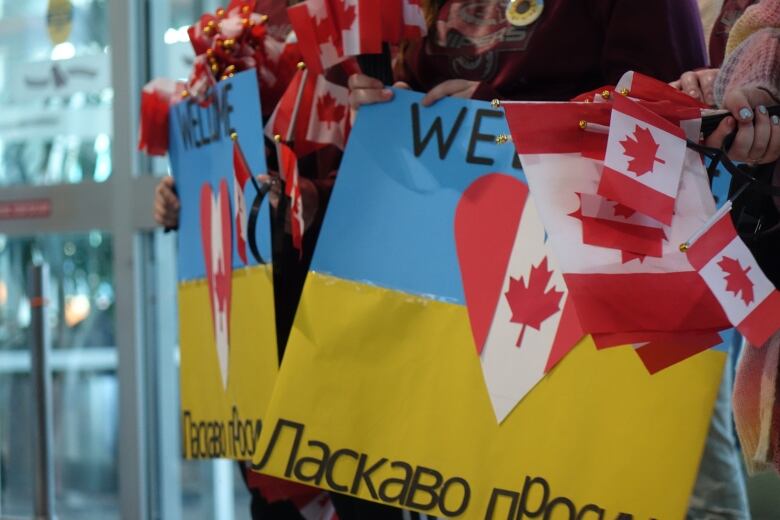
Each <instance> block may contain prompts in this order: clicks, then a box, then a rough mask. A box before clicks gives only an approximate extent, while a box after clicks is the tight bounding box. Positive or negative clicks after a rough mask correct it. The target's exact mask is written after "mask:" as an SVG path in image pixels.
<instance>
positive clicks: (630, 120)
mask: <svg viewBox="0 0 780 520" xmlns="http://www.w3.org/2000/svg"><path fill="white" fill-rule="evenodd" d="M613 98H614V101H613V109H612V118H611V121H610V125H609V137H608V139H607V151H606V156H605V159H604V173H603V175H602V176H601V182H600V183H599V187H598V194H599V195H601V196H603V197H606V198H608V199H610V200H614V201H617V202H620V203H621V204H624V205H626V206H628V207H630V208H633V209H635V210H637V211H639V212H641V213H644V214H645V215H648V216H650V217H652V218H654V219H656V220H658V221H660V222H662V223H664V224H667V225H669V224H671V222H672V215H673V214H674V204H675V198H676V196H677V191H678V189H679V186H680V176H681V174H682V168H683V162H684V161H685V154H686V143H685V133H684V132H683V130H682V129H681V128H680V127H679V126H677V125H675V124H673V123H671V122H669V121H668V120H666V119H664V118H662V117H660V116H659V115H657V114H655V113H653V112H652V111H650V110H648V109H647V108H645V107H643V106H641V105H640V104H639V103H637V102H636V101H633V100H631V99H628V98H627V97H625V96H613ZM697 137H698V136H697Z"/></svg>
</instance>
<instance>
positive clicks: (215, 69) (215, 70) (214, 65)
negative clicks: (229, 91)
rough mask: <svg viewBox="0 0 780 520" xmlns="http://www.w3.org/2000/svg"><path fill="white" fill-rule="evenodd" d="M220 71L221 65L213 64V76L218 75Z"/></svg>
mask: <svg viewBox="0 0 780 520" xmlns="http://www.w3.org/2000/svg"><path fill="white" fill-rule="evenodd" d="M218 70H219V65H217V64H216V63H212V64H211V72H212V73H213V74H216V73H217V71H218Z"/></svg>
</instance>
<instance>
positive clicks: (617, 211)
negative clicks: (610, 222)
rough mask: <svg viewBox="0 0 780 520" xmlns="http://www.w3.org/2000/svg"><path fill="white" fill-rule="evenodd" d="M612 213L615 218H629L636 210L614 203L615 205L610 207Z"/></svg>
mask: <svg viewBox="0 0 780 520" xmlns="http://www.w3.org/2000/svg"><path fill="white" fill-rule="evenodd" d="M612 212H613V214H614V215H615V216H616V217H625V218H631V217H632V216H633V215H634V213H636V210H635V209H632V208H629V207H628V206H626V205H625V204H621V203H619V202H616V203H615V205H614V206H612Z"/></svg>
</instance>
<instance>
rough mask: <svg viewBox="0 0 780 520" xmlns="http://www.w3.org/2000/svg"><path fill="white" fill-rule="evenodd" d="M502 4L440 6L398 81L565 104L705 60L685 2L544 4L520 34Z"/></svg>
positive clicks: (449, 2)
mask: <svg viewBox="0 0 780 520" xmlns="http://www.w3.org/2000/svg"><path fill="white" fill-rule="evenodd" d="M506 3H507V0H446V1H445V2H444V4H443V6H442V8H441V9H440V11H439V16H438V21H437V23H436V26H435V28H434V29H432V30H431V31H430V33H429V35H428V37H427V38H425V39H424V40H422V41H418V42H415V43H413V44H412V45H410V46H409V48H408V49H407V52H406V53H405V54H404V57H403V62H402V65H401V67H400V70H399V71H398V76H399V78H398V79H401V80H404V81H407V82H408V83H410V85H411V86H412V88H414V89H415V90H420V91H428V90H430V89H431V88H432V87H434V86H436V85H437V84H439V83H441V82H442V81H444V80H447V79H453V78H462V79H468V80H474V81H480V82H481V83H482V84H481V85H480V87H479V89H478V90H477V92H476V93H475V95H474V97H475V98H477V99H492V98H495V97H498V98H502V99H524V100H565V99H571V98H572V97H574V96H576V95H578V94H580V93H582V92H585V91H589V90H592V89H594V88H598V87H600V86H602V85H606V84H614V83H616V82H617V80H618V79H619V78H620V76H621V75H622V74H623V73H624V72H626V71H627V70H636V71H639V72H642V73H645V74H648V75H650V76H653V77H656V78H658V79H661V80H664V81H672V80H675V79H677V78H679V77H680V74H682V73H683V72H685V71H687V70H692V69H696V68H700V67H703V66H705V65H706V63H707V59H706V49H705V45H704V38H703V35H702V28H701V20H700V19H699V11H698V8H697V5H696V1H695V0H545V1H544V11H543V13H542V15H541V17H540V18H539V19H538V20H537V21H536V22H535V23H533V24H531V25H529V26H527V27H515V26H513V25H511V24H510V23H509V22H507V20H506V17H505V15H504V9H505V6H506Z"/></svg>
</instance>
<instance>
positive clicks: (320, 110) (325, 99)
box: [265, 70, 349, 157]
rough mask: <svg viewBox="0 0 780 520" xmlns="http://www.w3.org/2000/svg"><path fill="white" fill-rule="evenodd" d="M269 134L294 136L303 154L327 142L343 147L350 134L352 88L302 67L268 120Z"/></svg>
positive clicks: (272, 135) (300, 153)
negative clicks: (350, 94) (350, 97)
mask: <svg viewBox="0 0 780 520" xmlns="http://www.w3.org/2000/svg"><path fill="white" fill-rule="evenodd" d="M293 119H294V120H295V121H294V122H293ZM290 125H294V128H293V132H292V135H291V134H290ZM265 134H266V135H267V136H268V137H269V138H271V139H273V138H274V136H275V135H280V136H281V137H282V139H283V140H287V139H288V137H292V139H291V141H292V146H293V148H294V149H295V152H296V153H297V154H298V155H299V156H301V157H302V156H304V155H307V154H309V153H312V152H315V151H317V150H318V149H320V148H323V147H325V146H327V145H333V146H337V147H338V148H340V149H342V150H343V149H344V146H345V145H346V142H347V137H348V135H349V89H347V88H345V87H342V86H341V85H337V84H335V83H333V82H330V81H328V80H326V79H325V77H324V76H322V75H313V74H312V73H311V71H306V70H303V71H298V73H297V74H296V76H295V77H294V78H293V81H292V82H291V83H290V86H289V87H288V88H287V91H286V92H285V93H284V94H283V95H282V98H281V99H280V100H279V103H278V104H277V106H276V109H274V112H273V114H272V115H271V118H270V119H269V120H268V123H266V126H265Z"/></svg>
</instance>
